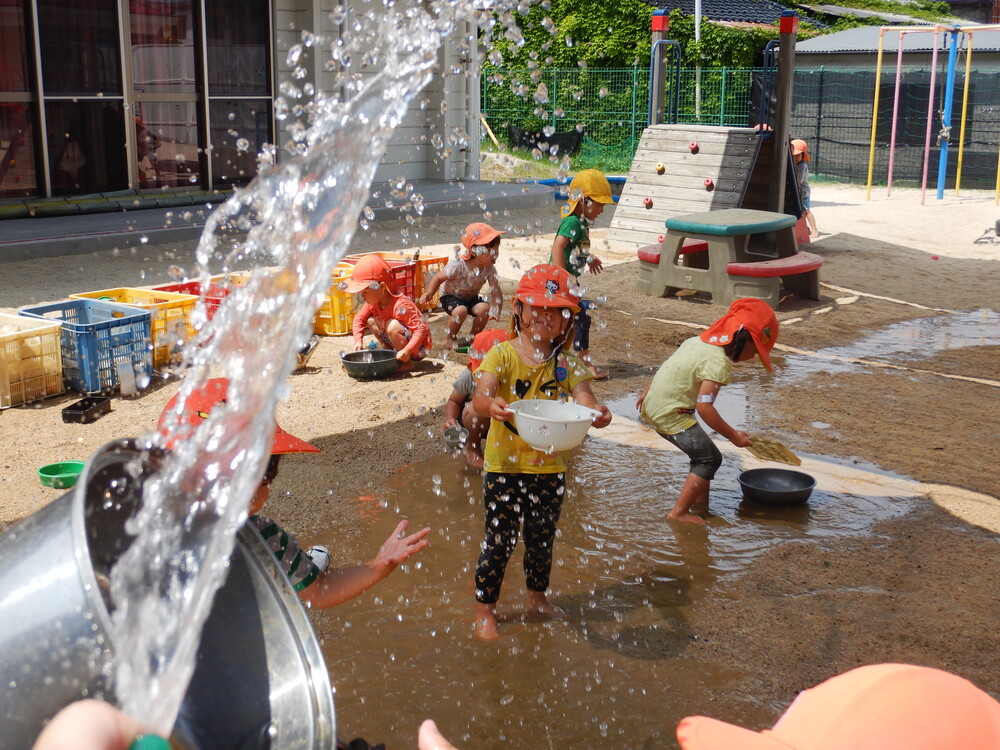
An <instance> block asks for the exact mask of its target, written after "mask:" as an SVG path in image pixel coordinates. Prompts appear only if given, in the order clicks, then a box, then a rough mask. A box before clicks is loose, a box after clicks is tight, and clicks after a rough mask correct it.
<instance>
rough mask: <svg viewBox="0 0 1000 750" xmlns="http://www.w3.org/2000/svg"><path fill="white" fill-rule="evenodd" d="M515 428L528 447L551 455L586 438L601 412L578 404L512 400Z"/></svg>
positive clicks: (568, 448)
mask: <svg viewBox="0 0 1000 750" xmlns="http://www.w3.org/2000/svg"><path fill="white" fill-rule="evenodd" d="M509 409H510V410H511V411H512V412H514V426H515V427H517V433H518V434H519V435H520V436H521V439H522V440H524V442H526V443H527V444H528V445H530V446H531V447H532V448H534V449H535V450H538V451H545V452H546V453H554V452H555V451H568V450H570V449H571V448H575V447H576V446H578V445H579V444H580V443H582V442H583V439H584V438H585V437H586V436H587V430H589V429H590V425H591V423H592V422H593V421H594V419H595V418H596V417H599V416H601V413H600V412H599V411H597V410H596V409H588V408H587V407H586V406H580V405H579V404H569V403H566V402H564V401H547V400H544V399H525V400H523V401H515V402H514V403H512V404H511V405H510V407H509Z"/></svg>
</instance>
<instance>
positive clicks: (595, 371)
mask: <svg viewBox="0 0 1000 750" xmlns="http://www.w3.org/2000/svg"><path fill="white" fill-rule="evenodd" d="M587 369H588V370H590V374H591V375H593V376H594V380H607V379H608V376H609V375H611V373H610V372H608V371H607V370H605V369H604V368H603V367H597V366H596V365H591V364H588V365H587Z"/></svg>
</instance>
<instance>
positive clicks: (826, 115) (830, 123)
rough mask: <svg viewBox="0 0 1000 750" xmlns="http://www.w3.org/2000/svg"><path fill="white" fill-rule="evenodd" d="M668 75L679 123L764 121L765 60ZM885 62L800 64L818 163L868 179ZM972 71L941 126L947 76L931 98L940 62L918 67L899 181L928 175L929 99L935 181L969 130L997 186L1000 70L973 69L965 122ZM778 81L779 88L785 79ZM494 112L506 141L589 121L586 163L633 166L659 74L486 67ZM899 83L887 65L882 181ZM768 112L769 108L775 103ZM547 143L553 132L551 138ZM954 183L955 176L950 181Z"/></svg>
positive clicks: (906, 86)
mask: <svg viewBox="0 0 1000 750" xmlns="http://www.w3.org/2000/svg"><path fill="white" fill-rule="evenodd" d="M671 78H672V77H671V76H669V75H668V76H667V81H665V83H664V85H665V100H666V101H667V102H672V101H673V97H674V96H676V99H677V103H678V107H677V122H680V123H692V124H695V123H696V124H701V125H718V126H721V127H749V126H751V125H754V124H756V122H757V121H758V120H759V119H760V118H759V108H760V106H761V105H762V104H763V102H762V100H761V94H760V85H761V80H762V78H763V71H762V70H761V69H749V68H702V69H700V70H698V69H694V68H691V69H682V70H681V71H680V74H679V76H678V77H677V79H676V81H674V80H671ZM874 85H875V71H874V68H872V69H841V70H834V69H825V68H819V69H810V70H805V69H799V70H796V72H795V83H794V93H793V102H792V112H791V132H792V136H793V137H795V138H802V139H804V140H806V141H807V142H808V143H809V147H810V152H811V154H812V159H813V161H812V164H811V165H810V167H811V172H812V173H813V175H816V176H819V177H827V178H830V179H836V180H840V181H846V182H856V183H864V182H866V181H867V177H868V158H869V152H870V142H871V127H872V105H873V103H874ZM964 86H965V71H964V69H963V70H960V71H957V72H956V82H955V100H954V102H953V110H952V111H953V114H952V127H951V129H950V131H949V132H947V133H944V132H943V131H942V128H941V123H940V111H941V110H942V109H943V94H942V92H943V88H944V77H943V75H941V74H939V75H938V76H937V77H936V81H935V87H934V88H935V91H934V100H933V103H932V102H930V99H929V97H930V70H928V69H908V70H906V71H905V72H904V73H903V75H902V78H901V82H900V86H899V96H898V116H897V127H896V143H895V156H894V166H893V179H894V181H900V182H919V181H920V179H921V177H922V171H923V160H924V159H923V154H924V143H925V138H926V131H927V120H928V107H929V106H930V107H931V158H930V159H929V160H928V179H929V181H930V182H933V181H935V180H936V175H937V168H938V159H937V153H938V152H937V145H938V143H939V140H938V139H939V138H942V137H943V138H947V139H948V142H949V144H950V149H949V159H948V167H947V179H948V180H949V181H950V180H953V179H954V176H955V172H956V169H957V164H958V144H959V142H960V141H959V139H960V138H962V141H961V142H962V143H963V144H964V146H963V163H962V185H963V186H965V187H983V188H992V187H993V186H994V184H995V179H996V174H997V152H998V148H1000V71H997V70H995V69H973V70H972V72H971V74H970V76H969V95H968V101H967V102H965V107H966V117H965V128H964V133H963V130H962V111H963V100H964ZM770 88H771V89H772V90H773V82H772V83H771V86H770ZM482 92H483V93H482V113H483V116H484V117H485V118H486V119H487V121H488V122H489V124H490V127H491V128H492V129H493V131H494V132H495V133H496V134H497V136H498V138H504V137H508V145H510V144H511V139H510V138H509V136H507V126H508V125H512V126H514V127H515V128H519V129H521V130H524V131H534V132H539V133H542V134H543V135H545V136H552V135H553V134H555V133H560V132H566V131H568V130H574V129H582V130H583V131H584V137H583V139H582V143H581V145H580V149H579V152H577V153H576V154H575V155H574V163H575V165H576V167H577V168H584V167H586V166H597V165H600V166H601V168H603V169H604V170H605V171H614V172H616V173H627V172H628V169H629V165H630V164H631V161H632V157H633V156H634V154H635V150H636V148H637V147H638V141H639V137H640V136H641V135H642V131H643V129H644V128H645V127H646V124H647V123H648V121H649V98H650V97H649V93H650V86H649V71H648V70H645V69H640V68H618V69H615V68H606V69H589V68H586V69H565V68H548V69H538V70H534V71H530V70H526V69H525V70H514V69H510V68H486V69H484V71H483V86H482ZM894 92H895V80H894V75H893V72H892V71H888V72H887V71H885V70H883V73H882V77H881V82H880V90H879V111H878V118H877V125H876V150H875V163H874V172H873V176H874V180H875V182H878V183H884V182H885V181H886V178H887V176H888V159H889V148H888V147H889V142H890V137H891V123H892V113H893V106H894ZM765 109H766V106H765ZM540 140H542V141H543V145H544V139H540ZM949 184H950V183H949Z"/></svg>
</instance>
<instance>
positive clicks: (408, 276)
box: [342, 252, 417, 301]
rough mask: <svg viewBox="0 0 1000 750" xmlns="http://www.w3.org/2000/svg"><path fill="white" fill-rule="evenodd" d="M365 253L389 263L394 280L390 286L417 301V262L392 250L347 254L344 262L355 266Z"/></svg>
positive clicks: (395, 291)
mask: <svg viewBox="0 0 1000 750" xmlns="http://www.w3.org/2000/svg"><path fill="white" fill-rule="evenodd" d="M365 255H377V256H379V257H380V258H382V259H383V260H384V261H385V262H386V263H388V264H389V269H390V271H391V272H392V280H391V281H390V282H389V288H390V289H392V291H393V292H394V293H395V294H400V293H402V294H403V295H404V296H406V297H409V298H410V299H412V300H414V301H416V270H417V264H416V263H414V262H413V261H412V260H409V259H407V258H405V257H403V255H402V254H401V253H391V252H382V253H359V254H355V255H345V256H344V258H343V260H342V262H343V263H347V264H350V265H351V266H353V265H354V264H355V263H357V262H358V261H359V260H361V258H363V257H364V256H365Z"/></svg>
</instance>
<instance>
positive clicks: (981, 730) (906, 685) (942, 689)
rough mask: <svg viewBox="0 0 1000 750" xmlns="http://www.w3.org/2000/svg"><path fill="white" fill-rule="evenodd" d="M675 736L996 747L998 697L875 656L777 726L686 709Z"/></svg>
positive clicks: (813, 749)
mask: <svg viewBox="0 0 1000 750" xmlns="http://www.w3.org/2000/svg"><path fill="white" fill-rule="evenodd" d="M677 740H678V741H679V742H680V745H681V747H682V748H683V750H847V748H850V749H851V750H890V749H892V750H895V748H899V749H900V750H942V748H962V750H996V748H998V747H1000V703H998V702H997V701H996V700H994V699H993V698H992V697H991V696H990V695H989V694H988V693H986V692H984V691H982V690H980V689H979V688H977V687H976V686H975V685H973V684H972V683H971V682H969V681H968V680H966V679H965V678H963V677H959V676H958V675H954V674H951V673H949V672H944V671H942V670H940V669H931V668H930V667H917V666H913V665H910V664H871V665H868V666H865V667H858V668H857V669H852V670H850V671H849V672H844V673H843V674H840V675H837V676H836V677H831V678H830V679H829V680H827V681H826V682H823V683H821V684H819V685H817V686H816V687H814V688H811V689H809V690H805V691H803V692H802V693H800V694H799V696H798V697H797V698H796V699H795V700H794V701H793V702H792V704H791V705H790V706H789V707H788V709H787V710H786V711H785V713H784V714H783V715H782V717H781V718H780V719H778V723H777V724H775V725H774V728H773V729H765V730H764V731H762V732H753V731H751V730H749V729H743V728H742V727H738V726H735V725H733V724H727V723H725V722H723V721H718V720H716V719H710V718H708V717H705V716H688V717H687V718H685V719H681V722H680V724H679V725H678V726H677Z"/></svg>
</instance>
